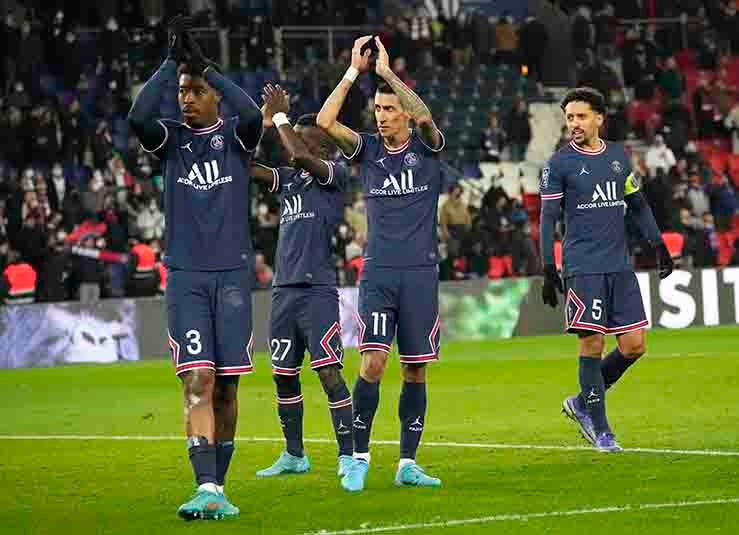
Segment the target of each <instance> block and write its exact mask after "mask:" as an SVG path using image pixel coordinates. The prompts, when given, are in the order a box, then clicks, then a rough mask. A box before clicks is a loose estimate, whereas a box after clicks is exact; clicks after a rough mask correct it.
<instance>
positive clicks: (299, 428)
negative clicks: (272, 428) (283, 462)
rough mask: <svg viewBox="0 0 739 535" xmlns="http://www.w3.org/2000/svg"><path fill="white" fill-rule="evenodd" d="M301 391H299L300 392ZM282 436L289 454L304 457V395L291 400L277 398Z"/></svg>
mask: <svg viewBox="0 0 739 535" xmlns="http://www.w3.org/2000/svg"><path fill="white" fill-rule="evenodd" d="M298 391H299V390H298ZM277 412H278V413H279V415H280V424H281V425H282V434H283V435H285V442H286V443H287V448H286V449H287V452H288V453H289V454H290V455H294V456H295V457H302V456H303V394H298V395H297V396H293V397H290V398H281V397H278V398H277Z"/></svg>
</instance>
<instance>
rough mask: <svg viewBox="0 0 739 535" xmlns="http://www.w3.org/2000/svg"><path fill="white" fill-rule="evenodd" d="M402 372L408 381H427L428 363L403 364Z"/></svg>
mask: <svg viewBox="0 0 739 535" xmlns="http://www.w3.org/2000/svg"><path fill="white" fill-rule="evenodd" d="M402 373H403V381H405V382H406V383H425V382H426V364H423V363H420V364H403V367H402Z"/></svg>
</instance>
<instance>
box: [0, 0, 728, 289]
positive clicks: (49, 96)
mask: <svg viewBox="0 0 739 535" xmlns="http://www.w3.org/2000/svg"><path fill="white" fill-rule="evenodd" d="M510 3H511V5H512V9H510V10H504V11H500V10H498V11H495V10H494V9H493V10H492V11H486V10H485V9H484V8H482V7H480V6H479V4H485V3H484V2H469V3H467V2H464V1H460V0H423V1H416V0H396V1H389V0H371V1H366V2H353V3H352V2H343V1H338V0H296V1H293V2H278V1H275V2H272V1H270V0H241V1H239V0H232V1H227V0H221V1H208V0H191V1H189V2H187V7H188V9H189V11H190V13H192V14H195V15H199V16H200V18H199V20H200V21H201V24H200V25H199V26H200V28H199V37H200V40H201V41H202V43H203V46H204V48H205V49H206V52H207V53H208V55H209V56H210V57H212V58H214V59H216V60H217V61H219V62H220V63H222V64H223V65H224V67H225V68H226V71H227V73H228V75H229V76H231V77H232V78H233V79H234V80H236V81H237V82H238V83H239V84H240V85H241V86H242V87H244V89H245V90H246V91H247V92H249V93H250V94H251V95H252V97H254V98H255V99H256V98H258V95H259V92H260V89H261V87H262V86H263V84H264V83H266V82H279V83H281V84H282V85H283V86H285V87H287V88H288V89H289V91H290V93H291V115H292V116H294V117H297V116H298V115H300V114H302V113H306V112H315V111H317V110H318V109H319V108H320V105H321V103H322V102H323V100H324V99H325V98H326V97H327V96H328V94H329V93H330V91H331V90H332V89H333V87H334V86H335V85H336V83H337V82H338V80H339V79H340V78H341V77H342V75H343V73H344V70H345V69H346V66H347V64H348V58H349V54H350V50H349V49H350V46H351V42H352V41H353V39H354V38H355V37H356V36H357V35H359V32H360V31H364V33H376V34H379V35H381V36H382V39H383V42H384V43H385V44H386V46H387V48H388V49H389V50H390V53H391V56H392V58H393V68H394V70H395V71H396V72H397V73H398V75H399V76H401V77H402V78H403V79H404V80H405V81H406V83H408V84H409V85H410V86H412V87H414V88H415V89H416V90H417V91H418V92H419V94H421V96H422V97H423V98H424V99H425V101H426V102H427V103H428V104H429V106H430V107H431V108H432V110H433V112H434V115H435V118H436V120H437V123H438V124H439V125H440V127H441V128H442V129H443V130H444V132H445V133H446V135H447V140H448V141H449V147H448V150H447V151H446V157H445V164H444V180H445V190H446V191H447V192H448V193H446V194H445V195H444V196H443V198H442V200H441V201H440V203H439V235H440V241H441V244H440V248H441V253H442V258H443V259H444V260H443V262H442V264H441V273H442V278H443V279H463V278H474V277H489V278H498V277H506V276H525V275H534V274H538V273H539V271H540V261H539V257H538V218H539V200H538V188H537V186H536V174H538V170H539V169H540V168H541V165H542V164H543V161H542V159H541V158H537V157H536V154H538V153H548V154H551V152H552V151H554V150H556V148H557V142H559V143H562V142H565V141H566V139H565V138H564V132H561V133H562V138H561V139H560V140H559V141H558V140H557V139H556V138H555V139H553V140H552V141H551V142H549V144H548V145H547V142H546V140H544V142H543V144H542V143H540V142H539V141H537V136H539V139H541V132H542V131H544V130H545V128H544V127H543V126H542V123H541V122H540V119H538V118H537V117H538V116H537V113H540V112H537V111H536V110H550V111H551V110H554V111H555V112H556V111H557V104H556V95H557V87H558V86H561V87H559V89H560V90H561V89H562V88H563V87H564V86H566V85H574V84H575V83H577V84H579V85H590V86H593V87H596V88H598V89H600V90H601V91H602V92H603V93H604V94H605V95H606V96H607V98H608V102H609V108H608V116H607V130H608V131H607V135H606V138H607V139H610V140H615V141H625V142H627V145H628V146H629V147H630V148H631V150H632V159H633V165H634V167H635V168H636V169H637V170H638V172H639V173H640V175H641V176H642V177H643V190H644V192H645V194H646V197H647V199H648V200H649V203H650V205H651V206H652V209H653V211H654V214H655V217H656V219H657V222H658V224H659V226H660V228H661V229H662V230H663V231H664V232H665V239H666V241H667V243H668V247H669V248H670V250H671V252H672V253H673V256H674V257H675V258H676V259H677V260H678V261H679V262H680V263H681V264H682V265H684V266H719V265H729V264H739V247H737V238H739V224H738V222H737V207H738V206H739V203H738V202H737V194H736V191H737V187H739V99H738V98H737V96H738V94H739V57H738V56H737V54H739V14H738V13H737V5H736V2H735V1H734V0H731V1H720V0H705V1H701V0H680V1H678V0H674V1H669V2H663V1H655V0H652V1H644V0H619V1H618V2H616V1H615V0H614V1H613V2H606V1H598V0H591V1H588V2H586V1H576V2H569V1H567V2H565V1H558V2H540V3H539V4H541V5H539V6H538V8H537V10H534V9H533V8H532V7H531V6H529V9H528V10H526V9H525V6H524V9H516V6H517V5H520V4H527V3H526V2H518V3H517V2H510ZM468 4H469V5H468ZM491 4H494V3H491ZM529 4H531V3H529ZM181 9H182V2H171V1H157V0H150V1H147V0H139V1H119V0H99V1H98V2H95V4H94V6H92V7H91V8H88V7H87V6H83V5H82V4H77V5H70V3H69V2H61V1H51V2H46V1H45V2H43V3H42V2H40V1H31V2H28V1H25V2H22V3H20V2H13V1H0V10H2V11H0V13H2V14H3V15H4V16H3V19H2V22H1V23H0V43H2V46H3V56H2V61H1V62H0V82H1V83H2V85H1V86H0V95H1V97H0V121H1V122H2V125H1V126H2V128H0V136H2V142H0V272H2V273H3V274H4V277H3V279H4V280H3V281H2V283H0V286H1V288H0V290H2V291H4V294H5V296H6V297H7V300H8V301H13V300H15V301H17V302H27V301H29V300H36V301H62V300H68V299H72V300H82V301H94V300H96V299H99V298H105V297H121V296H126V295H154V294H156V293H158V292H161V291H162V290H163V287H164V284H165V282H166V270H164V269H163V268H162V267H161V265H160V264H161V263H160V261H159V260H160V257H161V253H162V251H163V250H164V248H165V247H166V244H165V243H164V242H163V235H164V234H163V233H164V227H165V224H166V222H165V220H164V215H163V208H162V205H161V198H162V195H161V193H162V187H163V184H162V177H161V174H160V172H161V171H160V163H159V162H158V161H157V160H156V159H155V158H152V157H150V156H149V155H147V154H146V153H144V152H143V151H141V150H140V149H139V146H138V143H137V140H136V139H135V137H134V136H133V135H132V133H131V132H130V130H129V128H128V124H127V123H126V114H127V112H128V110H129V108H130V105H131V102H132V100H133V98H135V95H136V94H137V92H138V90H139V89H140V87H141V85H142V84H143V83H144V82H145V81H146V79H147V78H148V76H149V75H150V74H151V73H152V72H153V70H154V69H155V68H156V67H157V66H158V64H159V63H160V62H161V60H162V58H163V52H164V50H165V48H166V47H165V42H164V41H165V37H166V28H165V23H166V19H167V18H168V17H167V16H166V14H171V13H174V12H176V11H179V10H181ZM538 13H545V14H550V15H551V16H554V17H560V18H561V20H564V21H566V22H567V27H568V28H569V29H570V31H569V32H568V35H567V36H565V37H564V39H566V40H567V41H568V43H569V44H570V48H571V50H572V52H573V53H572V58H571V59H572V63H571V65H572V68H571V69H570V72H568V74H567V77H568V79H567V80H566V83H564V84H561V83H556V81H555V82H554V83H552V81H551V80H548V79H547V69H548V68H549V67H548V66H547V64H546V62H545V60H544V58H545V52H546V51H547V50H548V49H549V48H550V47H551V46H552V44H553V42H554V41H555V40H557V39H563V37H562V36H561V35H555V34H554V33H553V32H552V29H551V26H550V25H549V26H548V25H547V24H546V20H547V18H546V17H541V18H539V17H537V16H535V15H536V14H538ZM655 17H657V18H658V19H656V21H655V20H653V21H652V22H649V21H647V20H646V19H648V18H652V19H654V18H655ZM660 20H670V21H672V22H670V23H667V22H665V23H661V22H658V21H660ZM676 21H680V22H676ZM308 22H310V25H311V26H313V27H315V26H317V25H319V24H320V26H322V27H324V28H323V29H316V28H313V29H310V28H308V29H302V30H301V29H300V28H301V27H302V26H304V25H306V24H308ZM316 36H318V37H316ZM373 83H374V82H373V79H372V78H371V77H366V78H362V79H360V82H359V83H358V84H357V87H356V89H355V90H353V92H352V93H351V94H350V97H349V100H348V102H347V105H346V107H345V109H344V111H343V116H342V120H343V121H344V122H346V123H347V124H349V125H350V126H352V127H353V128H355V129H358V130H369V131H372V130H374V117H373V108H372V106H371V102H372V101H371V97H372V94H373V90H374V86H373ZM227 112H228V110H224V113H227ZM552 113H553V112H552ZM176 114H177V107H176V95H175V91H174V86H173V91H172V99H170V100H168V101H167V102H163V103H162V115H163V116H168V115H171V116H176ZM541 116H542V117H545V118H546V117H547V113H541ZM551 121H554V124H555V127H556V133H557V134H560V128H561V119H558V121H559V122H557V120H554V119H552V120H551ZM551 121H550V122H551ZM548 154H545V156H544V157H546V156H548ZM258 160H261V161H263V162H265V163H268V164H272V165H280V164H284V163H285V155H284V152H283V151H282V150H281V148H280V147H279V143H277V142H276V140H275V139H274V137H272V136H269V135H267V136H265V138H264V140H263V142H262V146H261V147H260V149H259V152H258ZM531 166H533V167H536V172H534V173H533V181H532V176H528V177H527V173H528V174H529V175H531V173H530V172H529V171H527V168H530V167H531ZM353 172H354V173H355V174H356V170H353ZM358 190H359V188H358V186H355V187H354V188H353V189H352V190H351V191H348V192H347V196H346V209H345V221H344V222H343V223H342V224H341V225H340V226H339V228H338V229H337V233H336V237H335V243H334V250H335V256H336V266H337V274H338V278H339V283H340V284H341V285H354V284H356V283H357V280H358V276H359V273H360V272H361V267H362V265H361V264H362V261H361V256H362V252H363V249H364V247H365V245H366V236H367V219H366V206H365V201H364V199H363V198H362V195H361V194H360V193H359V191H358ZM278 211H279V204H278V203H277V202H276V199H275V198H274V196H273V195H271V194H269V193H268V191H267V190H266V189H265V188H262V187H261V186H259V185H256V184H255V186H254V190H253V196H252V220H253V225H252V229H253V233H254V243H255V247H256V249H257V251H258V255H257V281H258V285H259V286H261V287H268V286H269V285H270V283H271V278H272V275H273V273H272V266H273V264H274V255H275V246H276V240H277V234H278V222H279V213H278ZM631 253H632V254H633V256H634V260H635V262H636V265H637V267H639V268H650V267H652V264H650V262H651V254H650V251H649V249H648V247H647V246H646V245H645V244H641V243H639V242H637V241H633V243H631Z"/></svg>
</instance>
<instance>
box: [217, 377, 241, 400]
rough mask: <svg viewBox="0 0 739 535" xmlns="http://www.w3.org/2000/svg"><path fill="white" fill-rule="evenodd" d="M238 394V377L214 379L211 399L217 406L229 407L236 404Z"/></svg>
mask: <svg viewBox="0 0 739 535" xmlns="http://www.w3.org/2000/svg"><path fill="white" fill-rule="evenodd" d="M238 392H239V377H238V376H236V375H235V376H223V377H216V384H215V391H214V393H213V398H214V399H215V401H216V403H217V404H219V405H231V404H234V403H236V401H237V399H238Z"/></svg>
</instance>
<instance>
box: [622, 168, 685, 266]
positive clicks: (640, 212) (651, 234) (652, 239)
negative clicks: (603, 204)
mask: <svg viewBox="0 0 739 535" xmlns="http://www.w3.org/2000/svg"><path fill="white" fill-rule="evenodd" d="M624 200H625V201H626V217H627V218H630V219H631V220H632V221H633V222H634V223H635V224H636V227H637V228H638V229H639V232H640V234H641V235H642V237H643V238H645V239H646V240H648V241H649V243H650V244H651V245H652V246H653V247H654V248H655V249H656V251H657V255H658V256H657V258H658V265H659V277H660V278H661V279H664V278H665V277H667V276H669V275H670V273H672V270H673V267H674V265H673V262H672V256H671V255H670V253H669V251H668V250H667V246H666V245H665V242H664V241H663V240H662V233H661V232H660V230H659V227H658V226H657V221H655V219H654V214H652V209H651V208H650V207H649V203H647V200H646V199H645V198H644V195H642V193H641V191H640V187H639V180H638V179H637V178H636V176H635V175H634V173H631V174H630V175H629V176H628V178H627V179H626V186H625V188H624Z"/></svg>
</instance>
